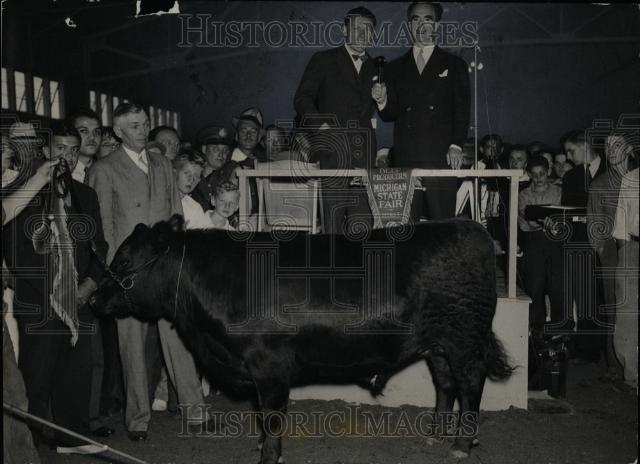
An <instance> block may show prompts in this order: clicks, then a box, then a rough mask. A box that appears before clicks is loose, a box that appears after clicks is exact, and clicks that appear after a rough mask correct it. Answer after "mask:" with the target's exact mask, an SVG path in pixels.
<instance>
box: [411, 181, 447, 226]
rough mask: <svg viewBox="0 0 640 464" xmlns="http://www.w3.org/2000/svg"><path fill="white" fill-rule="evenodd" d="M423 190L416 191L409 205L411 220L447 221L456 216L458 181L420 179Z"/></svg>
mask: <svg viewBox="0 0 640 464" xmlns="http://www.w3.org/2000/svg"><path fill="white" fill-rule="evenodd" d="M421 179H422V185H423V187H424V190H416V191H415V193H414V195H413V202H412V204H411V219H412V220H413V222H416V223H417V222H419V221H420V217H426V218H428V219H430V220H438V219H449V218H452V217H454V216H455V214H456V192H457V191H458V181H457V179H455V178H453V177H422V178H421Z"/></svg>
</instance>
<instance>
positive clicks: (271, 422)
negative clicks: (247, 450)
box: [254, 372, 289, 464]
mask: <svg viewBox="0 0 640 464" xmlns="http://www.w3.org/2000/svg"><path fill="white" fill-rule="evenodd" d="M270 374H273V372H270ZM283 374H284V373H283ZM254 382H255V384H256V390H257V392H258V401H259V403H260V414H261V415H262V428H263V437H264V441H263V442H262V449H261V456H260V464H277V463H278V460H279V458H280V455H281V454H282V435H283V434H284V433H285V427H286V417H285V415H286V413H287V403H288V401H289V384H288V376H287V375H282V376H275V377H274V376H271V375H269V376H267V377H262V376H261V377H254Z"/></svg>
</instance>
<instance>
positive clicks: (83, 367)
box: [18, 305, 95, 446]
mask: <svg viewBox="0 0 640 464" xmlns="http://www.w3.org/2000/svg"><path fill="white" fill-rule="evenodd" d="M78 318H79V320H80V322H81V323H84V324H85V325H84V326H81V327H80V330H79V335H78V341H77V343H76V345H75V346H71V343H70V338H71V333H70V332H69V328H68V327H67V326H66V325H65V324H63V323H62V321H61V320H60V319H58V317H54V318H44V317H41V318H38V317H33V316H29V317H20V318H19V319H18V324H19V328H20V361H19V366H20V370H21V371H22V375H23V377H24V383H25V386H26V389H27V397H28V399H29V412H30V413H31V414H34V415H36V416H39V417H42V418H46V417H47V415H48V412H49V401H51V412H52V414H53V420H54V422H55V423H56V424H57V425H60V426H62V427H65V428H67V429H69V430H72V431H74V432H76V433H80V434H84V435H86V434H87V433H88V431H89V399H90V395H91V338H90V337H91V335H92V334H91V331H92V330H91V329H93V330H95V326H92V325H91V321H92V320H93V316H92V315H91V312H90V310H89V309H88V307H87V306H86V305H85V306H83V307H82V308H80V309H79V311H78ZM32 430H33V431H34V432H38V431H39V428H36V427H34V428H33V429H32ZM55 439H56V441H57V442H58V443H59V444H61V445H66V446H79V445H84V444H86V443H85V442H84V441H81V440H78V439H75V438H71V437H69V436H67V435H66V434H62V433H59V432H56V434H55Z"/></svg>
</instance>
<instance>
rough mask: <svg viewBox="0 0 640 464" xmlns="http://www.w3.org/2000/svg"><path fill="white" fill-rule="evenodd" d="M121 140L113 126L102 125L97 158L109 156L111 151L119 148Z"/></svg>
mask: <svg viewBox="0 0 640 464" xmlns="http://www.w3.org/2000/svg"><path fill="white" fill-rule="evenodd" d="M120 142H121V140H120V139H119V138H118V136H117V135H116V133H115V132H114V131H113V127H111V126H104V127H103V128H102V142H101V143H100V151H99V152H98V159H100V158H104V157H105V156H109V155H110V154H111V153H113V152H114V151H116V150H117V149H118V148H120Z"/></svg>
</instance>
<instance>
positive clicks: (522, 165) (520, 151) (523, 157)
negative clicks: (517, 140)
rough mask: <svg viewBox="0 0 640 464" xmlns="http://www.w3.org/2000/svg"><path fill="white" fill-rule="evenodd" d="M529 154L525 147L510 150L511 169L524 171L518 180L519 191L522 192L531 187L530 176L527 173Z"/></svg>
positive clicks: (513, 147)
mask: <svg viewBox="0 0 640 464" xmlns="http://www.w3.org/2000/svg"><path fill="white" fill-rule="evenodd" d="M528 158H529V152H527V149H526V148H525V147H524V145H513V146H512V147H511V149H510V150H509V169H522V170H523V173H522V176H521V177H520V179H519V180H518V182H519V184H518V189H519V190H522V189H524V188H526V187H528V186H529V183H530V180H529V174H528V173H527V171H526V169H527V160H528Z"/></svg>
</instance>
